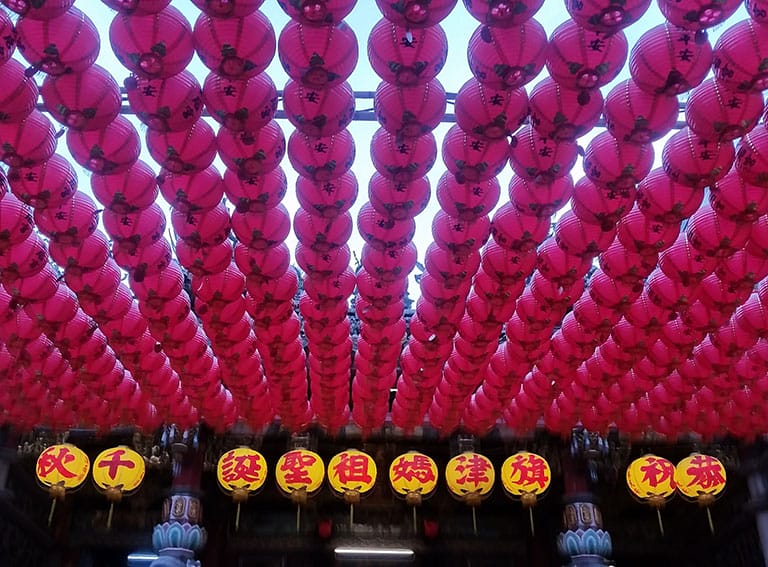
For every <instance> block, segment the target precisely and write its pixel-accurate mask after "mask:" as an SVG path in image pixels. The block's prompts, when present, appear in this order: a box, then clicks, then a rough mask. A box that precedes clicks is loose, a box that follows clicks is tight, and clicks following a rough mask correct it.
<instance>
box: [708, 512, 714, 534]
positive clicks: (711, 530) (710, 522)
mask: <svg viewBox="0 0 768 567" xmlns="http://www.w3.org/2000/svg"><path fill="white" fill-rule="evenodd" d="M707 520H708V521H709V531H710V532H712V535H715V524H714V522H712V512H710V511H709V507H707Z"/></svg>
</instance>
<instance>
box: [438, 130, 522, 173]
mask: <svg viewBox="0 0 768 567" xmlns="http://www.w3.org/2000/svg"><path fill="white" fill-rule="evenodd" d="M508 152H509V144H508V142H507V140H506V138H502V139H498V140H484V139H482V138H478V137H475V136H473V135H471V134H468V133H467V132H465V131H464V130H462V129H461V128H460V127H459V126H458V124H455V125H454V126H452V127H451V128H450V130H448V132H447V133H446V135H445V137H444V138H443V151H442V154H443V162H444V163H445V166H446V167H447V168H448V171H450V172H451V173H453V174H454V176H455V177H456V181H457V182H458V183H473V182H478V181H485V180H487V179H490V178H491V177H496V176H497V175H498V174H499V173H500V172H501V170H502V169H504V166H505V165H506V164H507V154H508Z"/></svg>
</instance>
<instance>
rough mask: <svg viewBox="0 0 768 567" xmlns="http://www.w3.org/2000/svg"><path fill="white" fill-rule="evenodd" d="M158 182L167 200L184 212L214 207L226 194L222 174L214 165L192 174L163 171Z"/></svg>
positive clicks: (206, 209)
mask: <svg viewBox="0 0 768 567" xmlns="http://www.w3.org/2000/svg"><path fill="white" fill-rule="evenodd" d="M157 183H158V185H159V187H160V192H161V193H162V195H163V197H164V198H165V200H166V201H167V202H168V203H169V204H170V205H171V206H172V207H173V208H174V209H176V210H178V211H180V212H182V213H189V212H199V211H208V210H210V209H213V208H214V207H216V206H217V205H219V203H220V202H221V198H222V197H223V196H224V185H223V184H222V182H221V175H220V174H219V172H218V170H217V169H216V168H215V167H213V166H210V167H207V168H206V169H203V170H202V171H200V172H198V173H193V174H191V175H182V174H175V173H171V172H170V171H161V172H160V175H158V176H157Z"/></svg>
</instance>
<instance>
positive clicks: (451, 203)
mask: <svg viewBox="0 0 768 567" xmlns="http://www.w3.org/2000/svg"><path fill="white" fill-rule="evenodd" d="M500 192H501V187H500V186H499V182H498V181H497V180H496V178H495V177H491V178H490V179H486V180H484V181H477V182H469V181H465V182H464V183H459V182H458V181H456V177H455V176H454V175H451V174H450V173H449V172H446V173H444V174H443V175H442V177H440V181H439V182H438V184H437V191H436V194H437V201H438V203H440V207H441V208H442V209H443V210H444V211H445V212H446V213H448V214H449V215H451V216H452V217H455V218H457V219H459V220H464V221H469V222H472V221H474V220H477V219H478V218H479V217H481V216H486V215H488V214H490V212H491V211H492V210H493V209H494V208H495V207H496V204H497V203H498V202H499V194H500ZM424 205H425V206H426V202H425V203H424Z"/></svg>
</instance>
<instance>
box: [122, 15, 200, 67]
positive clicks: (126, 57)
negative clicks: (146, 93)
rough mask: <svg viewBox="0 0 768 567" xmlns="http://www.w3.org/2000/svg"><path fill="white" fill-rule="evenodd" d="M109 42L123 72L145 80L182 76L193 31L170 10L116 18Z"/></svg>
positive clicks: (189, 51)
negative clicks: (123, 68) (180, 74)
mask: <svg viewBox="0 0 768 567" xmlns="http://www.w3.org/2000/svg"><path fill="white" fill-rule="evenodd" d="M109 41H110V43H111V44H112V50H113V51H114V52H115V56H116V57H117V59H118V61H120V63H121V64H122V65H123V66H124V67H125V68H126V69H128V70H129V71H130V72H131V73H134V74H135V75H137V76H139V77H145V78H148V79H153V78H161V79H164V78H168V77H172V76H173V75H177V74H179V73H181V72H182V71H183V70H184V69H185V68H186V66H187V65H188V64H189V62H190V61H191V60H192V56H193V55H194V52H195V45H194V42H193V39H192V28H191V27H190V25H189V22H188V21H187V19H186V18H185V17H184V14H182V13H181V12H180V11H179V10H178V9H176V8H174V7H173V6H167V7H165V8H164V9H163V10H162V11H160V12H158V13H156V14H148V15H145V16H138V15H130V16H128V15H125V14H116V15H115V17H114V19H113V20H112V24H111V25H110V26H109Z"/></svg>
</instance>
